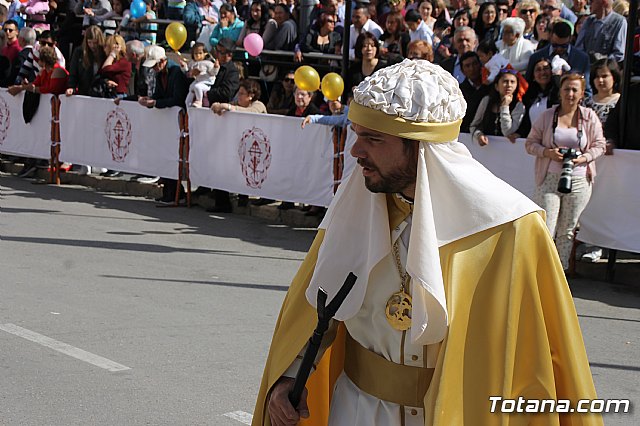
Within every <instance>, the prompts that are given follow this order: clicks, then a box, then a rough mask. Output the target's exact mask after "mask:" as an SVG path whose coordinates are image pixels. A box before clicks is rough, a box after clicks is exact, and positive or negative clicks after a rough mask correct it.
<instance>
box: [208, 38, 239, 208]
mask: <svg viewBox="0 0 640 426" xmlns="http://www.w3.org/2000/svg"><path fill="white" fill-rule="evenodd" d="M235 47H236V45H235V43H234V42H233V40H231V39H230V38H223V39H221V40H220V42H219V43H218V45H217V46H216V47H215V56H216V61H215V66H216V68H220V69H219V71H218V75H216V82H215V83H214V84H213V86H211V89H209V92H208V93H207V97H208V98H209V103H210V104H213V103H214V102H227V103H229V102H231V99H233V97H234V96H235V94H236V92H237V91H238V88H239V87H240V74H239V73H238V69H237V68H236V66H235V64H234V63H233V61H231V58H232V57H233V50H234V49H235ZM205 191H206V190H205ZM213 194H214V198H215V202H216V205H215V206H214V207H212V208H210V209H207V211H208V212H212V213H230V212H231V209H232V207H231V200H230V199H229V193H228V192H227V191H221V190H219V189H216V190H214V191H213Z"/></svg>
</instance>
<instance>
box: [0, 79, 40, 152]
mask: <svg viewBox="0 0 640 426" xmlns="http://www.w3.org/2000/svg"><path fill="white" fill-rule="evenodd" d="M51 96H52V95H40V106H39V107H38V111H37V112H36V114H35V115H34V116H33V118H32V119H31V121H30V122H29V123H25V122H24V118H23V115H22V102H23V99H24V92H22V93H20V94H18V95H16V96H11V95H10V94H9V92H7V89H0V152H2V153H4V154H11V155H20V156H25V157H33V158H46V159H48V158H50V157H51Z"/></svg>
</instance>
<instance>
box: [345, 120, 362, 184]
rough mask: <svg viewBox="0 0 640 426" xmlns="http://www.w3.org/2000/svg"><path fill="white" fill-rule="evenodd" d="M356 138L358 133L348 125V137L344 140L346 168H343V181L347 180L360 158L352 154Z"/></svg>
mask: <svg viewBox="0 0 640 426" xmlns="http://www.w3.org/2000/svg"><path fill="white" fill-rule="evenodd" d="M356 139H358V135H356V132H354V131H353V130H351V126H348V127H347V138H346V139H345V141H344V168H343V169H342V182H345V181H346V180H347V178H348V177H349V176H350V175H351V173H352V172H353V169H354V168H355V167H356V164H357V162H358V160H357V159H356V158H355V157H354V156H353V155H351V148H353V145H354V144H355V143H356Z"/></svg>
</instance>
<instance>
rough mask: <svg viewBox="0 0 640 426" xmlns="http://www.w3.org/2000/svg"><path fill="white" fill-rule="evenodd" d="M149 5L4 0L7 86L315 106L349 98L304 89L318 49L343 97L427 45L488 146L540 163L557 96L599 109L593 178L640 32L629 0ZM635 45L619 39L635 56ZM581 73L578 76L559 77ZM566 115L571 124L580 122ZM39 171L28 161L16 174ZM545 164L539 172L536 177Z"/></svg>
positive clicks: (265, 107)
mask: <svg viewBox="0 0 640 426" xmlns="http://www.w3.org/2000/svg"><path fill="white" fill-rule="evenodd" d="M144 5H145V6H146V10H145V11H144V12H140V13H141V16H138V15H139V14H138V13H136V14H132V12H131V10H132V9H133V4H131V3H130V2H129V0H78V1H74V0H67V1H55V0H49V1H47V0H13V1H8V0H0V20H1V21H2V30H1V31H0V84H1V85H3V86H4V87H9V88H10V92H11V93H12V94H16V93H19V92H21V91H28V92H34V93H57V94H64V95H66V96H73V95H87V96H95V97H103V98H114V99H117V101H120V100H124V101H137V102H138V103H139V104H140V105H141V106H144V107H148V108H167V107H171V106H181V107H208V108H211V109H212V111H213V112H214V113H216V114H224V112H225V111H250V112H254V113H270V114H281V115H290V116H297V117H308V116H310V117H318V116H322V115H327V116H329V115H331V114H332V113H336V111H343V110H344V106H342V105H341V104H338V105H330V104H331V103H330V102H328V100H327V99H324V98H323V96H322V93H320V92H319V91H318V92H308V91H305V90H301V89H300V88H297V87H296V86H295V82H294V71H295V69H296V67H297V66H298V65H300V64H303V63H304V64H311V65H312V66H314V67H316V68H317V70H318V71H319V73H320V76H321V77H322V76H323V75H324V74H325V73H327V72H329V71H338V72H339V70H340V69H341V66H342V64H341V58H342V56H341V55H342V52H343V50H346V51H347V53H348V57H349V58H350V63H349V64H348V65H347V66H346V69H347V70H348V72H347V74H346V75H345V76H344V80H345V97H348V94H349V92H350V91H351V89H352V88H353V87H354V86H356V85H357V84H359V83H360V82H361V81H362V80H364V79H365V78H367V77H368V76H370V75H371V74H373V73H374V72H375V71H376V70H378V69H381V68H383V67H386V66H388V65H389V64H393V63H396V62H399V61H402V60H404V59H423V60H428V61H431V62H434V63H437V64H439V65H441V66H442V67H443V68H444V69H445V70H447V71H449V72H450V73H451V74H452V75H453V76H454V77H455V78H456V79H457V80H458V82H459V83H460V87H461V89H462V92H463V94H464V96H465V99H466V100H467V104H468V106H469V107H468V113H467V116H466V117H465V119H464V121H463V123H462V131H463V132H469V133H471V134H472V138H473V140H474V141H475V142H476V143H478V144H480V145H483V146H484V145H487V144H488V143H489V141H490V139H489V137H490V136H505V137H507V138H509V140H511V141H512V142H514V143H516V140H517V138H519V137H520V138H527V137H528V136H529V139H528V142H527V149H528V151H529V152H530V153H531V154H533V155H538V156H540V155H542V154H540V153H544V157H543V158H544V160H540V161H539V162H542V163H545V162H547V161H546V160H549V159H551V162H552V163H553V162H554V161H553V160H558V154H557V147H555V148H553V147H551V148H553V149H556V151H554V154H553V155H551V154H548V151H547V149H549V147H548V146H547V145H548V141H543V139H544V135H545V134H548V129H546V128H543V127H544V126H545V125H546V124H548V123H549V122H551V121H553V120H552V118H553V114H552V113H550V112H549V111H550V110H551V109H554V108H558V105H562V102H563V99H564V102H565V103H566V105H565V106H564V107H563V112H566V111H569V112H572V111H573V112H575V111H578V112H580V114H579V116H580V120H581V119H583V118H584V117H588V118H589V119H591V118H592V117H593V116H595V117H598V118H599V120H600V121H599V124H600V126H599V127H598V126H595V125H593V126H591V127H589V134H588V135H585V136H587V137H586V139H587V141H586V142H587V143H588V144H589V147H591V146H592V145H591V144H595V146H597V149H595V150H594V149H591V151H589V152H590V153H591V154H590V155H589V156H588V163H589V164H588V166H585V168H584V170H585V175H584V176H585V179H586V180H587V182H588V184H590V183H591V182H592V180H593V178H594V177H595V168H594V167H593V166H592V161H593V159H595V157H597V155H599V153H600V145H601V143H600V142H601V140H605V139H601V138H600V135H598V134H597V132H598V129H600V130H599V131H600V132H602V128H603V126H604V127H605V129H609V130H607V136H610V137H609V139H608V143H609V148H611V146H613V144H615V143H616V142H617V141H616V140H615V137H616V135H617V134H618V133H619V129H617V128H616V126H615V125H614V124H612V121H613V120H612V119H609V120H608V117H609V115H610V114H611V116H612V117H618V116H619V114H620V113H619V111H617V109H616V106H617V103H618V100H619V98H620V92H621V87H620V85H621V69H620V67H621V65H622V61H623V60H624V58H625V40H626V35H627V32H628V31H632V32H634V33H635V34H636V39H637V38H638V37H640V36H638V34H639V31H638V25H637V24H638V23H637V22H634V23H630V22H628V20H627V18H626V16H627V15H628V13H629V3H628V1H626V0H615V1H614V0H573V1H572V0H540V1H538V0H519V1H518V0H495V1H484V2H479V1H477V0H416V1H411V0H364V1H360V2H353V3H352V11H351V18H350V22H346V21H345V10H346V4H345V3H344V1H342V0H320V2H319V3H317V4H316V5H315V6H313V7H312V9H311V10H309V9H307V8H305V9H303V8H302V5H301V2H300V1H299V0H268V1H266V0H244V1H239V0H226V1H225V0H188V1H185V0H144ZM134 16H137V17H134ZM163 20H173V21H180V22H182V23H183V24H184V26H185V27H186V29H187V33H188V36H187V42H186V43H185V45H184V47H183V48H182V49H181V50H182V54H181V55H179V54H178V55H174V54H172V53H171V52H170V51H169V50H168V49H167V48H166V44H164V36H163V30H162V29H163V28H164V26H165V25H166V24H167V23H168V22H167V21H163ZM303 25H304V26H303ZM347 25H348V28H347ZM347 31H348V33H347ZM249 34H259V35H260V36H261V38H262V39H263V43H264V49H266V50H268V51H279V54H273V53H271V54H269V53H267V54H265V55H261V57H260V58H259V59H255V58H250V57H249V55H247V54H245V53H244V51H243V50H242V49H241V48H242V46H243V41H244V39H245V38H246V37H247V36H248V35H249ZM347 35H348V38H349V41H348V44H347V43H346V42H345V39H346V38H347V37H346V36H347ZM639 44H640V43H636V44H635V47H634V49H635V51H634V52H626V53H627V54H628V55H634V56H636V57H638V45H639ZM163 46H164V47H163ZM336 55H340V56H336ZM52 61H53V62H52ZM573 74H575V75H580V76H581V77H582V79H581V80H579V81H577V82H576V81H574V80H567V79H565V77H564V76H566V75H573ZM561 79H563V80H562V81H566V82H567V84H568V85H569V86H571V87H573V88H574V89H575V88H576V87H577V86H578V85H579V86H580V87H579V90H577V94H575V96H577V97H578V98H579V99H578V103H579V104H580V105H581V106H580V108H574V107H573V106H568V105H569V103H570V102H569V100H568V95H567V96H565V97H563V96H564V95H563V92H562V90H563V88H562V87H563V86H562V84H561ZM578 83H579V84H578ZM634 90H635V89H634ZM565 98H567V99H565ZM631 102H632V103H633V102H636V103H637V99H631ZM584 108H588V109H589V111H595V115H592V114H591V113H588V114H587V113H586V112H585V110H584ZM631 108H632V109H633V108H634V107H633V106H631ZM636 109H637V108H636ZM550 114H551V115H550ZM550 117H551V118H550ZM560 118H561V119H564V116H563V115H561V117H560ZM313 120H314V121H313V122H317V118H314V119H313ZM550 120H551V121H550ZM616 120H617V118H616ZM607 121H609V125H608V126H606V123H607ZM308 122H309V120H306V121H305V123H308ZM320 122H321V121H320ZM330 122H332V123H333V121H330ZM544 123H546V124H544ZM572 123H573V122H569V123H568V125H567V126H566V128H569V129H570V128H572V126H573V127H576V126H577V125H575V123H573V124H572ZM560 124H562V120H560ZM541 126H543V127H541ZM560 128H564V127H563V126H560ZM553 130H554V131H555V128H554V129H553ZM545 132H546V133H545ZM637 133H638V134H640V132H637ZM547 136H548V135H547ZM563 137H568V136H567V134H564V135H563ZM536 138H537V139H536ZM596 140H597V142H596ZM578 142H580V141H578ZM618 142H619V141H618ZM545 144H547V145H545ZM578 145H579V143H578ZM541 146H545V148H540V147H541ZM587 149H590V148H588V147H587ZM609 151H611V150H610V149H609ZM580 161H582V160H580ZM555 162H557V161H555ZM30 171H31V168H25V170H24V171H23V173H22V174H23V175H25V176H26V175H28V174H29V173H30ZM105 173H106V174H107V175H111V176H113V175H117V174H118V172H117V171H107V172H105ZM545 176H546V174H545V173H542V172H538V171H537V173H536V178H537V179H538V181H539V182H538V183H539V184H540V185H542V184H543V181H544V180H545V179H546V177H545ZM141 179H142V180H145V179H146V180H145V181H155V180H157V178H154V177H141ZM161 182H162V181H161ZM163 182H164V188H165V193H164V196H163V199H162V201H173V199H174V195H175V192H176V190H177V186H176V185H177V182H175V181H167V180H164V181H163ZM545 190H548V188H546V189H545ZM201 192H203V193H207V192H208V190H207V189H203V191H201ZM213 193H214V194H215V199H216V203H217V204H216V207H215V209H216V211H230V210H231V203H230V199H229V194H227V193H223V192H221V191H213ZM241 201H242V203H246V202H247V200H246V198H243V199H242V200H241ZM285 201H286V200H285ZM258 202H259V203H265V202H271V200H260V201H258ZM291 207H293V205H292V204H291V203H286V202H285V203H283V204H282V205H281V208H284V209H287V208H291ZM318 211H320V212H321V210H320V209H317V208H313V209H309V212H310V213H311V214H317V212H318ZM574 213H575V212H574ZM571 217H573V216H571ZM568 223H569V225H567V224H566V223H565V224H564V225H563V229H564V231H563V232H564V234H563V235H565V234H566V228H567V227H570V226H571V224H572V222H571V221H569V222H568ZM565 237H566V235H565Z"/></svg>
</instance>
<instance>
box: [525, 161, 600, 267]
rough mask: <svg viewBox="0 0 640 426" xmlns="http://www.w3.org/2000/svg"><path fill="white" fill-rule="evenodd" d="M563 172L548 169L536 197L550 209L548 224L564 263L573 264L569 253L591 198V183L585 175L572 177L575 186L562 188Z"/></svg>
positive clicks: (548, 210) (537, 200) (567, 265)
mask: <svg viewBox="0 0 640 426" xmlns="http://www.w3.org/2000/svg"><path fill="white" fill-rule="evenodd" d="M558 179H560V174H559V173H547V176H546V177H545V178H544V182H542V185H540V186H538V187H537V188H536V193H535V195H534V198H535V201H536V202H537V203H538V204H539V205H540V207H542V208H543V209H545V211H546V212H547V228H549V232H550V233H551V237H552V238H553V240H554V241H555V243H556V248H557V249H558V254H559V255H560V261H561V262H562V267H563V268H564V269H567V268H568V267H569V257H570V256H571V248H572V246H573V238H574V233H575V229H576V226H577V225H578V219H579V218H580V215H581V214H582V211H583V210H584V208H585V207H586V206H587V203H588V202H589V198H591V184H590V183H589V181H588V180H587V178H586V177H585V176H573V177H572V178H571V183H572V190H571V192H570V193H568V194H563V193H561V192H558V189H557V188H558Z"/></svg>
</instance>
